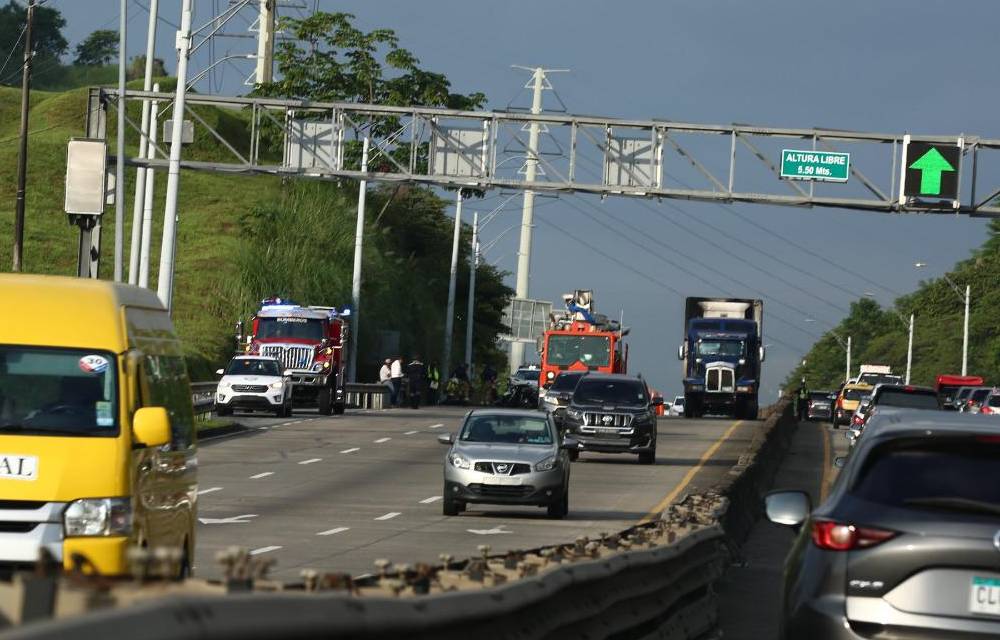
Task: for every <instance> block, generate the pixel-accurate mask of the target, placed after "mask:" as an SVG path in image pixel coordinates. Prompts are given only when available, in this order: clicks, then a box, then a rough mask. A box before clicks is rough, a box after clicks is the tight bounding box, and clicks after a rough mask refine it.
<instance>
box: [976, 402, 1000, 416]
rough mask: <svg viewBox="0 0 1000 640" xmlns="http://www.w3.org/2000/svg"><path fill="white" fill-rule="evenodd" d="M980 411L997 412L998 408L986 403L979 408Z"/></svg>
mask: <svg viewBox="0 0 1000 640" xmlns="http://www.w3.org/2000/svg"><path fill="white" fill-rule="evenodd" d="M979 413H986V414H990V413H996V410H995V409H992V408H991V407H989V406H987V405H985V404H984V405H983V406H982V407H980V408H979Z"/></svg>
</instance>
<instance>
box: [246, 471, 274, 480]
mask: <svg viewBox="0 0 1000 640" xmlns="http://www.w3.org/2000/svg"><path fill="white" fill-rule="evenodd" d="M273 475H274V472H273V471H265V472H264V473H258V474H255V475H252V476H250V479H251V480H260V479H261V478H266V477H268V476H273Z"/></svg>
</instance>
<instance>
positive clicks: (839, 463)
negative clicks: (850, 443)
mask: <svg viewBox="0 0 1000 640" xmlns="http://www.w3.org/2000/svg"><path fill="white" fill-rule="evenodd" d="M846 464H847V456H837V457H836V458H834V459H833V466H835V467H837V468H838V469H843V468H844V465H846Z"/></svg>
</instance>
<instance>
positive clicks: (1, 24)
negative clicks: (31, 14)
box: [0, 0, 69, 84]
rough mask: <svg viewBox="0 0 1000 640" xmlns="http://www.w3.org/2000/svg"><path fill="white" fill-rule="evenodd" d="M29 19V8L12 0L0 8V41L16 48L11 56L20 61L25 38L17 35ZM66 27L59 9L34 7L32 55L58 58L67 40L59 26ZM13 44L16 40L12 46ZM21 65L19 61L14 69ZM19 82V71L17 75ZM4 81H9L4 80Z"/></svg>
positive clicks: (66, 44) (65, 47) (39, 57)
mask: <svg viewBox="0 0 1000 640" xmlns="http://www.w3.org/2000/svg"><path fill="white" fill-rule="evenodd" d="M27 19H28V10H27V9H26V8H25V7H23V6H21V5H20V4H19V3H17V2H14V0H9V1H8V2H7V4H6V5H5V6H3V7H0V43H3V45H6V46H8V47H13V48H14V49H15V51H14V55H12V56H11V59H12V60H14V61H17V62H18V63H20V60H21V51H23V50H24V39H23V38H22V37H21V36H20V34H21V30H22V29H24V25H25V22H26V21H27ZM65 26H66V19H65V18H63V17H62V14H61V13H59V10H58V9H53V8H51V7H44V6H36V7H35V18H34V22H33V24H32V27H31V41H32V49H33V50H34V51H35V58H36V60H38V59H53V58H55V59H58V58H59V56H61V55H63V54H64V53H66V49H68V48H69V43H68V42H66V38H64V37H63V35H62V28H63V27H65ZM15 43H19V44H18V46H15ZM19 66H20V64H18V65H17V66H16V67H14V68H15V69H17V68H18V67H19ZM16 75H17V78H18V82H20V77H21V75H20V73H18V74H16ZM4 83H5V84H8V83H9V81H8V80H5V81H4Z"/></svg>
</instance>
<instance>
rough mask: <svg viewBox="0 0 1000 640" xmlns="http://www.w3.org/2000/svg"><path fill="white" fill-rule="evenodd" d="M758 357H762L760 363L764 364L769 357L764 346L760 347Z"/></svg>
mask: <svg viewBox="0 0 1000 640" xmlns="http://www.w3.org/2000/svg"><path fill="white" fill-rule="evenodd" d="M758 355H759V356H760V361H761V362H764V358H765V357H766V356H767V351H766V350H765V349H764V345H761V346H760V348H759V350H758Z"/></svg>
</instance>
